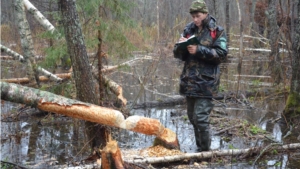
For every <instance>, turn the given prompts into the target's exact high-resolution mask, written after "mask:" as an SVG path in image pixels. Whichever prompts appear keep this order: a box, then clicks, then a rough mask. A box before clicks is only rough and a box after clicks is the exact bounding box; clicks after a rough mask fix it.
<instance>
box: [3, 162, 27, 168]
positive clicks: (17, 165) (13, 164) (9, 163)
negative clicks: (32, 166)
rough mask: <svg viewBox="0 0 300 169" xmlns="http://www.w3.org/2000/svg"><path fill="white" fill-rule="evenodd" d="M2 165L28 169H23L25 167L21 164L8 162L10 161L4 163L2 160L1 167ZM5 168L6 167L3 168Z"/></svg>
mask: <svg viewBox="0 0 300 169" xmlns="http://www.w3.org/2000/svg"><path fill="white" fill-rule="evenodd" d="M2 163H4V164H8V165H12V166H15V167H17V168H20V169H28V168H26V167H23V166H21V165H19V164H15V163H12V162H8V161H2V160H1V166H2ZM2 167H3V166H2ZM3 168H5V167H3ZM7 168H10V167H7Z"/></svg>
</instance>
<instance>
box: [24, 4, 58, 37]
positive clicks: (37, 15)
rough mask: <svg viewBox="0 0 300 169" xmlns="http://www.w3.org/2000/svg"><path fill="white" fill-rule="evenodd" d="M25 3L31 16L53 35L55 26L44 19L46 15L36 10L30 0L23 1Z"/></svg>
mask: <svg viewBox="0 0 300 169" xmlns="http://www.w3.org/2000/svg"><path fill="white" fill-rule="evenodd" d="M23 3H24V5H25V7H26V8H27V10H28V11H29V13H30V14H32V15H33V16H34V18H35V19H36V20H37V21H38V22H39V23H40V24H41V25H42V26H43V27H44V28H45V29H46V30H48V31H50V32H51V33H53V32H54V30H55V28H54V26H53V25H52V24H51V23H50V22H49V21H48V20H47V19H46V17H44V15H43V14H42V13H41V12H40V11H39V10H37V9H36V7H35V6H34V5H32V3H31V2H30V1H28V0H23Z"/></svg>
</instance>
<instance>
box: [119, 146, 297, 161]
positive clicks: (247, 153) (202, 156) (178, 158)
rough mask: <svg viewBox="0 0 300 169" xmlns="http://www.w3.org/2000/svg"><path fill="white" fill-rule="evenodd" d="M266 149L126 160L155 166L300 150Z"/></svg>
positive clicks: (280, 147)
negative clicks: (187, 160) (188, 160)
mask: <svg viewBox="0 0 300 169" xmlns="http://www.w3.org/2000/svg"><path fill="white" fill-rule="evenodd" d="M262 149H264V147H252V148H248V149H232V150H218V151H206V152H201V153H185V154H182V155H174V156H164V157H148V158H142V159H134V160H124V161H125V162H127V163H147V164H155V163H170V162H176V161H183V160H185V159H199V160H201V159H207V158H213V157H222V156H237V155H245V156H253V155H256V154H259V153H265V152H270V151H273V150H274V149H276V150H278V151H285V150H296V149H300V144H299V143H294V144H287V145H282V146H278V147H276V148H270V149H268V150H266V151H262Z"/></svg>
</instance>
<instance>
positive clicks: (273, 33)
mask: <svg viewBox="0 0 300 169" xmlns="http://www.w3.org/2000/svg"><path fill="white" fill-rule="evenodd" d="M276 6H277V1H274V0H269V2H268V13H267V14H266V15H267V18H268V35H269V37H268V38H270V46H271V53H270V55H269V58H270V60H271V62H270V65H269V67H270V69H271V72H272V77H273V79H274V83H275V84H279V83H280V82H282V79H283V73H282V68H281V59H280V56H279V47H278V40H279V27H278V25H277V11H276Z"/></svg>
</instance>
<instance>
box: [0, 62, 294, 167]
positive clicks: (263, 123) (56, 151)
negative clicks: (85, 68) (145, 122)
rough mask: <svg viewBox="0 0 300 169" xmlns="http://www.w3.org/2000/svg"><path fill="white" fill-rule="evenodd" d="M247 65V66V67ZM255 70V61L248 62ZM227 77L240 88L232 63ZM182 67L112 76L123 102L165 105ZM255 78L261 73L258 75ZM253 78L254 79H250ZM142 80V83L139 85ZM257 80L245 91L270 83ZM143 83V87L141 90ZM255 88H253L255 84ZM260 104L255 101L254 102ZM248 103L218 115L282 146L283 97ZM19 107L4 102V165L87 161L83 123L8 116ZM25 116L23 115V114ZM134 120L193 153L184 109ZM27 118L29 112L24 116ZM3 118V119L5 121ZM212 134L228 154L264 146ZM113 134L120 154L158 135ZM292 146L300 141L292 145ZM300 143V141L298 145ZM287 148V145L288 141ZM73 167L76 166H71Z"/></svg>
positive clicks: (146, 66) (144, 112)
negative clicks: (169, 134)
mask: <svg viewBox="0 0 300 169" xmlns="http://www.w3.org/2000/svg"><path fill="white" fill-rule="evenodd" d="M247 64H248V63H247ZM249 64H251V65H252V66H253V65H254V64H256V62H255V61H251V62H249ZM226 66H227V68H226V69H227V70H226V74H225V73H224V74H223V75H222V82H221V84H222V85H223V87H224V88H227V89H228V90H234V89H235V88H236V76H234V75H235V69H236V68H235V67H236V63H235V62H234V61H232V62H229V64H227V65H226ZM252 66H249V67H251V69H245V70H244V71H243V73H244V74H249V73H253V72H258V71H260V72H263V70H261V69H262V68H261V67H260V68H258V67H257V66H253V67H252ZM181 68H182V64H181V63H179V62H178V61H176V60H174V59H172V58H168V57H167V58H158V57H156V58H155V57H152V58H151V59H149V58H148V59H143V60H142V61H141V62H139V63H137V64H134V65H132V66H131V68H130V70H129V71H128V70H119V71H117V72H114V73H111V74H110V75H109V77H110V78H112V79H113V80H114V81H116V82H117V83H119V84H121V85H122V87H123V92H124V97H125V98H127V99H128V101H129V103H130V104H134V103H136V104H139V103H143V102H147V101H159V100H161V101H163V100H164V99H166V98H170V97H172V96H174V95H178V92H177V91H178V77H179V74H180V72H181ZM256 75H257V74H256ZM250 78H251V77H250ZM139 79H140V80H139ZM264 80H265V79H259V80H253V79H250V80H249V78H248V79H247V78H243V79H242V80H241V81H242V82H244V83H241V86H240V87H241V88H243V89H249V88H251V87H249V83H248V82H249V81H250V82H252V83H254V82H255V84H254V87H257V88H258V87H262V86H264V85H266V84H267V85H268V79H267V80H266V81H264ZM141 81H142V82H143V84H144V85H141ZM252 87H253V85H252ZM256 99H257V100H256ZM254 100H255V101H250V103H251V105H250V107H249V105H242V104H236V105H234V104H230V105H226V104H224V103H222V102H218V101H216V102H215V105H216V107H215V112H222V114H223V115H226V116H228V117H229V118H232V119H244V120H247V121H249V122H250V123H253V124H257V125H259V126H260V127H261V128H262V129H264V130H266V131H268V132H270V133H272V136H273V138H274V139H275V140H276V141H278V142H282V137H283V135H284V133H283V132H282V131H281V128H280V126H279V124H277V123H272V121H275V120H276V119H277V118H278V117H280V115H281V112H282V109H283V108H284V104H285V103H284V101H282V100H285V99H284V98H280V97H279V98H272V99H266V100H258V97H257V98H256V97H254ZM19 107H20V105H17V104H14V103H10V102H2V103H1V114H2V122H1V160H2V161H8V162H12V163H15V164H20V165H22V166H28V168H52V167H53V166H54V165H62V164H66V163H70V162H71V161H80V160H82V159H84V158H85V157H87V156H88V153H89V152H90V150H89V145H88V143H87V142H88V141H87V140H85V139H84V138H86V137H85V134H84V125H83V124H84V123H83V122H82V121H79V120H72V119H69V118H66V117H61V116H55V115H46V116H41V117H38V116H30V117H28V116H25V117H22V116H21V115H20V117H19V119H11V118H7V119H5V118H4V117H5V116H7V115H8V114H11V113H18V112H19V110H18V109H19ZM24 113H25V112H23V113H21V114H24ZM130 113H131V115H140V116H146V117H150V118H155V119H159V120H160V122H161V123H162V124H163V125H164V126H165V127H167V128H169V129H171V130H172V131H174V132H176V134H177V136H178V139H179V143H180V148H181V151H183V152H195V151H196V144H195V140H194V133H193V129H192V126H191V125H190V123H189V121H188V119H187V116H186V107H185V105H174V106H160V107H149V108H139V109H132V110H131V111H130ZM25 114H26V113H25ZM4 119H5V120H4ZM214 132H215V131H212V144H211V149H213V150H224V149H231V148H233V147H234V148H238V149H244V148H249V147H251V146H257V145H260V144H261V143H260V142H251V141H249V140H244V139H242V138H239V137H233V138H232V140H230V141H225V139H224V138H222V136H219V135H214ZM113 135H115V136H117V137H115V139H117V141H118V143H119V146H120V148H121V150H129V149H134V150H136V149H138V150H142V149H144V148H147V147H150V146H152V143H153V140H154V136H147V135H143V134H139V133H134V132H131V131H125V130H115V131H114V133H113ZM289 141H290V142H297V141H295V140H289ZM298 142H299V141H298ZM284 143H285V144H286V143H287V142H285V141H284ZM299 159H300V155H299V154H296V155H295V154H293V155H292V156H291V155H289V154H281V155H278V156H272V159H268V160H265V161H264V163H262V164H260V166H262V167H263V168H296V166H299ZM234 161H235V160H232V161H231V162H229V163H228V164H227V163H226V164H224V163H222V162H221V163H220V164H218V163H214V164H212V165H211V166H209V167H212V168H253V166H252V165H251V164H248V163H247V162H245V163H242V162H240V163H234ZM70 165H73V164H70Z"/></svg>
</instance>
